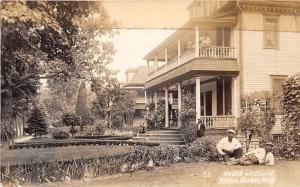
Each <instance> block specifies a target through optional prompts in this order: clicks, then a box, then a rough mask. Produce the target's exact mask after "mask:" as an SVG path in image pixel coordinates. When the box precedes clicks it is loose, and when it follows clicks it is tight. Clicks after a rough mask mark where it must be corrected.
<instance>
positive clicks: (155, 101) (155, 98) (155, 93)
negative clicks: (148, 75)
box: [154, 90, 158, 110]
mask: <svg viewBox="0 0 300 187" xmlns="http://www.w3.org/2000/svg"><path fill="white" fill-rule="evenodd" d="M157 100H158V98H157V90H155V92H154V105H155V110H157Z"/></svg>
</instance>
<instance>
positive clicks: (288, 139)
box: [280, 74, 300, 159]
mask: <svg viewBox="0 0 300 187" xmlns="http://www.w3.org/2000/svg"><path fill="white" fill-rule="evenodd" d="M281 107H282V114H283V117H282V131H283V136H282V138H281V142H280V143H281V150H282V152H281V153H282V155H283V156H284V157H285V158H287V159H294V158H297V157H299V155H300V152H299V151H300V150H299V149H300V115H299V114H300V74H297V75H293V76H291V77H289V78H288V79H287V80H286V81H285V82H284V84H283V93H282V98H281Z"/></svg>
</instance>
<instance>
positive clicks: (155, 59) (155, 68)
mask: <svg viewBox="0 0 300 187" xmlns="http://www.w3.org/2000/svg"><path fill="white" fill-rule="evenodd" d="M157 68H158V62H157V56H156V55H155V57H154V70H155V72H156V71H157Z"/></svg>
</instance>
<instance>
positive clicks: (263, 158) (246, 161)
mask: <svg viewBox="0 0 300 187" xmlns="http://www.w3.org/2000/svg"><path fill="white" fill-rule="evenodd" d="M273 146H274V145H273V143H272V142H268V143H266V144H265V148H258V149H256V150H253V151H250V152H248V153H246V154H245V155H244V156H242V157H241V158H240V159H237V160H233V161H231V162H230V163H229V164H233V165H237V164H240V165H253V164H263V165H269V166H273V165H274V164H275V163H274V155H273V153H272V149H273Z"/></svg>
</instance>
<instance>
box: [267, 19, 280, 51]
mask: <svg viewBox="0 0 300 187" xmlns="http://www.w3.org/2000/svg"><path fill="white" fill-rule="evenodd" d="M264 48H269V49H276V48H278V16H265V17H264Z"/></svg>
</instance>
